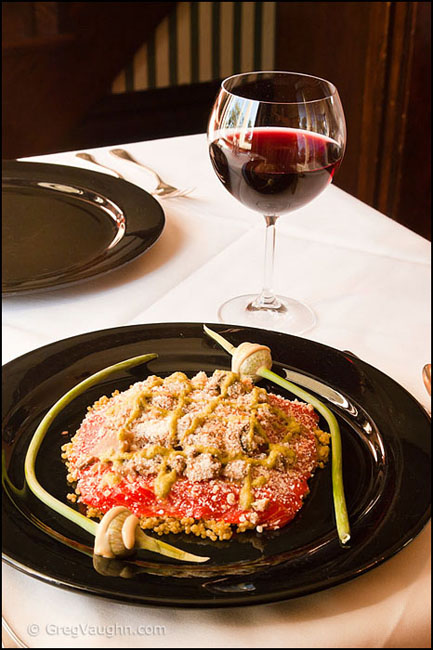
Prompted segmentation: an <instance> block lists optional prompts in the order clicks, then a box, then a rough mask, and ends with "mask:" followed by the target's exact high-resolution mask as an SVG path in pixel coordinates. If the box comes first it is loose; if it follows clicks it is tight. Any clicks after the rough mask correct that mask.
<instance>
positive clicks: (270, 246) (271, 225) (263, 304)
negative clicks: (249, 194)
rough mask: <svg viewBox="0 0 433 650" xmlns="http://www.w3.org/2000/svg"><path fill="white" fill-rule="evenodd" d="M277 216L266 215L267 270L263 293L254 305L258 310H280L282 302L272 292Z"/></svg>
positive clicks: (265, 271)
mask: <svg viewBox="0 0 433 650" xmlns="http://www.w3.org/2000/svg"><path fill="white" fill-rule="evenodd" d="M277 219H278V216H277V215H272V216H269V215H265V222H266V231H265V233H266V234H265V268H264V279H263V289H262V293H261V294H260V295H259V296H258V297H257V298H256V300H255V301H254V303H253V305H254V307H255V308H256V309H278V308H279V307H280V306H281V303H280V301H279V300H278V299H277V298H276V297H275V296H274V293H273V290H272V283H273V276H274V257H275V225H276V223H277Z"/></svg>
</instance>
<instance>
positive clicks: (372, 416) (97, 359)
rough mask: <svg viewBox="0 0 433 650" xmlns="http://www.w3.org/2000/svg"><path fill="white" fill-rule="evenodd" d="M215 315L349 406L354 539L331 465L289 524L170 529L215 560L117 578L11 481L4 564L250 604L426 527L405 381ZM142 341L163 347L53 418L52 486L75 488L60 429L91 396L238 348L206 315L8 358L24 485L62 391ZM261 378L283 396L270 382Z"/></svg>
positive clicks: (170, 597)
mask: <svg viewBox="0 0 433 650" xmlns="http://www.w3.org/2000/svg"><path fill="white" fill-rule="evenodd" d="M211 327H214V328H215V329H217V330H219V331H220V332H222V333H225V334H226V336H227V337H228V338H229V340H230V341H231V342H232V343H234V344H235V345H236V344H239V343H240V342H242V341H254V342H261V343H264V344H267V345H269V346H270V347H271V348H272V352H273V357H274V359H276V360H278V363H277V362H275V363H274V369H275V370H276V371H277V372H280V373H281V374H283V365H282V364H286V367H290V368H292V369H298V370H300V371H302V372H304V373H306V374H308V375H310V376H312V377H314V378H316V379H319V380H320V381H322V382H323V383H325V384H327V385H328V386H330V387H332V388H333V389H335V390H336V391H337V392H338V393H340V396H341V397H340V398H339V401H340V406H338V407H337V406H334V405H330V406H331V408H332V409H333V410H334V412H335V413H336V415H337V416H338V419H339V422H340V426H341V431H342V440H343V460H344V481H345V489H346V498H347V503H348V509H349V515H350V520H351V526H352V540H351V543H350V547H349V548H342V547H341V546H340V545H339V543H338V539H337V535H336V531H335V526H334V519H333V507H332V497H331V476H330V467H329V466H327V467H326V468H325V469H324V470H320V471H318V472H317V473H316V476H315V477H314V478H313V479H312V481H311V485H310V487H311V493H310V494H309V496H308V497H307V499H306V502H305V505H304V507H303V509H302V510H301V511H300V512H299V514H298V515H297V517H296V518H295V520H294V521H293V522H292V523H290V524H289V525H287V526H286V527H285V528H283V529H282V530H280V531H274V532H268V533H262V534H258V533H256V532H253V533H248V534H244V535H240V536H238V538H233V539H232V540H230V541H228V542H206V541H202V540H198V539H197V538H193V539H192V538H191V537H189V536H187V535H180V536H167V537H166V539H167V541H169V542H171V543H175V544H176V545H178V546H179V547H182V548H184V549H185V550H189V551H191V552H193V553H198V554H201V555H209V556H210V557H211V560H210V561H209V562H207V563H205V564H200V565H193V564H183V563H180V562H176V561H173V560H168V559H166V558H163V557H161V556H156V555H152V554H150V553H148V554H147V555H144V556H142V557H141V559H140V560H136V561H135V562H132V561H131V562H129V563H127V567H128V570H129V575H130V578H129V579H125V578H124V577H116V576H117V575H118V572H119V570H120V569H121V568H123V567H124V566H125V565H124V564H120V563H118V562H117V561H111V562H108V563H107V564H106V565H105V566H104V570H105V571H106V572H112V573H114V574H115V575H114V576H113V575H111V576H109V575H105V576H104V575H102V574H100V573H98V572H97V571H96V570H95V569H94V568H93V566H92V557H91V539H90V538H89V535H88V534H87V533H85V531H83V530H81V529H80V528H78V527H77V526H75V525H73V524H71V523H70V522H69V521H68V520H65V519H63V518H61V517H60V516H58V515H56V514H55V513H54V512H53V511H51V510H49V509H47V508H46V507H45V506H44V505H43V504H42V503H41V502H39V501H38V500H37V499H35V498H34V497H33V495H31V494H22V493H20V492H19V491H18V492H17V491H14V489H11V488H10V487H9V486H7V485H6V487H5V488H4V498H3V523H4V525H3V551H4V554H5V559H6V561H7V562H8V563H10V564H11V565H12V566H15V567H16V568H18V569H20V570H22V571H24V572H25V573H28V574H30V575H33V576H35V577H37V578H40V579H42V580H44V581H46V582H49V583H51V584H54V585H58V586H63V587H67V588H71V589H75V590H82V591H84V592H89V593H92V594H96V595H100V596H105V597H109V598H114V599H117V600H123V601H127V602H132V603H142V604H148V605H149V604H150V605H159V606H161V605H176V606H193V607H206V606H207V607H209V606H214V607H216V606H228V605H247V604H257V603H264V602H272V601H278V600H283V599H287V598H292V597H295V596H302V595H305V594H309V593H312V592H315V591H319V590H321V589H325V588H328V587H331V586H334V585H336V584H339V583H341V582H345V581H347V580H350V579H351V578H354V577H356V576H358V575H359V574H361V573H363V572H365V571H367V570H369V569H372V568H374V567H375V566H377V565H378V564H380V563H381V562H383V561H384V560H386V559H388V558H390V557H391V556H392V555H394V554H395V553H397V551H399V550H400V549H401V548H403V546H405V545H406V544H407V543H408V542H410V541H411V540H412V539H413V538H414V537H415V536H416V535H417V533H419V532H420V530H421V529H422V528H423V526H424V525H425V523H426V522H427V521H428V519H429V517H430V489H429V481H430V467H431V449H430V420H429V418H428V416H427V414H426V412H425V411H424V410H423V408H422V407H421V406H420V405H419V403H418V402H417V401H416V400H415V399H414V398H413V397H412V396H411V395H410V394H409V393H408V392H407V391H406V390H404V389H403V388H402V387H401V386H400V385H398V384H396V383H395V382H394V381H393V380H392V379H390V378H389V377H387V376H386V375H384V374H382V373H381V372H379V371H378V370H376V369H375V368H373V367H371V366H369V365H368V364H366V363H363V362H362V361H360V360H359V359H356V358H353V357H351V356H350V355H348V354H345V353H342V352H339V351H337V350H334V349H332V348H329V347H327V346H324V345H321V344H319V343H315V342H312V341H308V340H306V339H303V338H297V337H294V336H288V335H285V334H281V333H274V332H269V331H264V330H259V329H257V330H254V329H248V328H244V327H236V326H225V327H222V326H221V325H216V326H212V325H211ZM146 352H157V353H158V354H159V358H158V359H156V360H154V361H152V362H150V363H149V364H148V365H147V366H141V367H137V368H134V369H131V370H130V371H129V372H127V373H124V374H123V375H119V376H117V377H115V378H113V379H111V380H107V381H106V382H105V383H104V384H102V385H99V386H96V387H94V388H93V389H92V390H90V391H88V392H87V393H86V394H85V395H84V396H82V397H81V398H77V399H76V400H75V401H74V402H73V403H72V404H70V405H69V407H67V408H66V409H65V410H64V411H63V412H62V413H61V414H60V415H59V416H58V419H57V420H56V421H55V423H54V424H53V425H52V426H51V428H50V430H49V432H48V434H47V437H46V439H45V441H44V443H43V445H42V447H41V450H40V453H39V457H38V461H37V466H36V473H37V476H38V477H39V479H40V480H41V482H42V484H43V486H44V487H45V488H46V489H47V490H48V491H49V492H50V493H52V494H54V495H55V496H57V498H59V499H62V500H63V499H65V497H66V493H67V492H68V488H67V485H66V480H65V470H64V466H63V463H62V461H61V459H60V447H61V445H62V444H64V442H65V436H62V435H61V432H62V431H64V430H67V431H69V432H71V433H73V432H74V431H75V430H76V428H77V427H78V426H79V424H80V421H81V419H82V417H83V415H84V414H85V411H86V406H87V405H88V404H91V403H92V402H93V401H94V400H95V399H97V397H99V396H100V395H102V394H109V393H110V392H111V391H113V390H114V389H115V388H120V389H124V388H126V387H127V386H129V385H130V384H131V383H133V382H134V381H138V380H139V379H141V378H144V377H146V376H147V374H149V373H151V374H160V375H167V374H170V373H171V372H173V371H174V370H181V371H184V372H185V373H187V374H191V373H196V372H197V371H198V370H201V369H203V370H205V371H210V372H212V371H213V370H214V369H215V368H228V367H230V365H229V364H230V358H229V356H228V355H227V354H226V353H225V352H224V351H222V350H221V349H220V348H219V347H218V346H217V345H216V344H215V343H214V342H213V341H212V340H210V339H209V338H208V337H207V336H206V335H204V334H203V330H202V327H201V325H200V324H192V323H189V324H188V323H173V324H155V325H138V326H132V327H121V328H116V329H110V330H102V331H99V332H93V333H89V334H83V335H81V336H76V337H73V338H69V339H65V340H63V341H59V342H57V343H53V344H51V345H47V346H45V347H43V348H40V349H38V350H34V351H32V352H30V353H28V354H25V355H24V356H22V357H19V358H18V359H15V360H13V361H11V362H10V363H8V364H6V365H5V366H4V371H3V381H4V408H3V450H4V453H5V458H6V466H7V472H8V476H9V480H10V481H11V483H12V485H14V486H15V487H16V488H18V489H19V488H21V487H22V485H23V462H24V457H25V453H26V450H27V447H28V444H29V441H30V439H31V436H32V434H33V432H34V429H35V427H36V425H37V423H38V422H39V421H40V419H41V417H42V416H43V415H44V413H45V412H46V411H47V409H48V408H49V407H50V406H51V405H52V404H53V402H54V401H55V400H56V399H58V397H59V396H60V395H61V394H63V393H64V392H65V391H66V390H67V389H69V388H70V387H71V386H73V385H74V384H76V383H77V382H78V381H80V380H82V379H83V378H85V377H87V376H89V375H90V374H91V373H93V372H96V371H97V370H99V369H101V368H102V367H105V366H107V365H109V364H112V363H115V362H117V361H120V360H122V359H125V358H128V357H131V356H134V355H137V354H143V353H146ZM263 385H264V386H265V387H266V388H268V389H271V390H273V391H274V392H277V393H280V394H284V391H282V390H281V389H278V388H277V387H276V386H274V385H272V384H266V383H264V384H263ZM99 569H100V567H99ZM116 572H117V573H116Z"/></svg>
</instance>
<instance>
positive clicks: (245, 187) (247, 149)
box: [209, 127, 343, 215]
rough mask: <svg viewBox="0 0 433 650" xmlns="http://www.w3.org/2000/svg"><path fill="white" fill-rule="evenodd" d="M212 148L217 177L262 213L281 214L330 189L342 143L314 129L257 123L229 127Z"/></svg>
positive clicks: (230, 190) (339, 158) (212, 158)
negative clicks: (248, 126)
mask: <svg viewBox="0 0 433 650" xmlns="http://www.w3.org/2000/svg"><path fill="white" fill-rule="evenodd" d="M209 153H210V157H211V161H212V164H213V166H214V169H215V171H216V174H217V176H218V178H219V179H220V181H221V182H222V183H223V185H224V186H225V187H226V189H227V190H228V191H229V192H231V194H233V196H234V197H235V198H236V199H238V201H241V203H243V204H244V205H246V206H248V207H249V208H252V209H253V210H256V211H258V212H261V213H262V214H266V215H281V214H283V213H285V212H291V211H292V210H297V209H298V208H301V207H302V206H303V205H305V204H306V203H309V202H310V201H311V200H312V199H314V198H315V196H317V195H318V194H319V193H320V192H322V190H324V189H325V187H326V186H327V185H328V184H329V183H330V182H331V180H332V178H333V176H334V174H335V172H336V170H337V169H338V166H339V164H340V162H341V159H342V157H343V148H342V147H341V146H340V145H339V144H338V143H337V142H335V140H331V139H330V138H328V137H326V136H323V135H319V134H317V133H313V132H311V131H303V130H301V129H288V128H278V127H258V128H255V129H251V130H248V131H236V130H234V129H233V130H230V131H226V132H225V133H224V134H223V135H220V137H219V138H218V139H216V140H214V142H212V143H211V144H210V147H209Z"/></svg>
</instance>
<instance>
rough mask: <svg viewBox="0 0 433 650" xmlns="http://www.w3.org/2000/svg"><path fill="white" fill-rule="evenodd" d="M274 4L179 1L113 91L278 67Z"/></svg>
mask: <svg viewBox="0 0 433 650" xmlns="http://www.w3.org/2000/svg"><path fill="white" fill-rule="evenodd" d="M276 4H277V3H276V2H178V3H177V7H176V9H175V11H173V13H171V14H169V15H168V16H167V17H166V18H165V19H164V20H163V21H162V22H161V23H160V24H159V25H158V27H157V29H156V30H155V32H154V34H153V35H152V37H151V39H150V40H149V41H148V42H147V43H145V44H144V45H143V46H142V47H141V48H140V49H139V50H138V51H137V52H136V54H135V56H134V58H133V60H132V61H131V63H130V64H129V65H128V66H127V67H126V68H125V69H124V70H123V71H122V72H121V73H120V74H119V75H118V76H117V78H116V79H115V80H114V82H113V84H112V92H113V93H124V92H131V91H134V90H147V89H150V88H165V87H167V86H176V85H181V84H191V83H198V82H201V81H212V80H217V79H223V78H224V77H228V76H230V75H231V74H235V73H236V72H248V71H251V70H272V69H273V67H274V45H275V13H276Z"/></svg>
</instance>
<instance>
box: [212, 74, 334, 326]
mask: <svg viewBox="0 0 433 650" xmlns="http://www.w3.org/2000/svg"><path fill="white" fill-rule="evenodd" d="M208 144H209V154H210V158H211V161H212V165H213V167H214V170H215V172H216V174H217V176H218V178H219V180H220V181H221V183H222V184H223V185H224V187H225V188H226V189H227V190H228V191H229V192H230V193H231V194H232V195H233V196H234V197H235V198H236V199H237V200H238V201H240V202H241V203H243V204H244V205H246V206H248V207H249V208H251V209H252V210H255V211H256V212H260V213H261V214H263V215H264V217H265V222H266V231H265V232H266V238H265V272H264V283H263V290H262V292H261V293H260V294H259V295H244V296H238V297H236V298H231V299H230V300H228V301H227V302H225V303H224V304H223V305H222V306H221V307H220V309H219V312H218V316H219V318H220V320H221V321H222V322H226V323H237V324H245V325H250V326H255V327H270V326H274V327H275V328H276V329H282V330H284V331H287V332H290V333H292V334H300V333H303V332H305V331H307V330H309V329H311V328H312V327H313V326H314V325H315V323H316V316H315V314H314V312H313V310H312V309H311V308H310V307H309V306H307V305H305V304H304V303H302V302H299V301H297V300H294V299H293V298H287V297H285V296H277V295H274V293H273V291H272V288H271V287H272V277H273V267H274V250H275V225H276V222H277V219H278V217H280V216H281V215H283V214H285V213H287V212H292V211H293V210H297V209H298V208H301V207H302V206H304V205H306V204H307V203H309V202H310V201H311V200H312V199H314V198H315V197H316V196H317V195H318V194H319V193H320V192H322V191H323V190H324V189H325V187H327V185H329V183H330V182H331V181H332V179H333V176H334V174H335V172H336V171H337V169H338V167H339V165H340V163H341V160H342V158H343V155H344V150H345V144H346V124H345V119H344V113H343V108H342V105H341V101H340V98H339V95H338V92H337V89H336V87H335V86H334V85H333V84H332V83H330V82H328V81H325V80H324V79H320V78H318V77H313V76H310V75H306V74H299V73H294V72H265V71H264V72H247V73H243V74H236V75H233V76H231V77H229V78H227V79H225V80H224V81H223V82H222V84H221V88H220V91H219V93H218V95H217V98H216V100H215V104H214V107H213V110H212V113H211V116H210V120H209V126H208Z"/></svg>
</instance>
